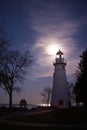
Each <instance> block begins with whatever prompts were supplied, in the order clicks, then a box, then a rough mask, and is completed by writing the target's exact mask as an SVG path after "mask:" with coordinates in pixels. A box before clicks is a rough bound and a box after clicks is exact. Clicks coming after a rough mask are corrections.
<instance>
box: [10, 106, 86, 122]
mask: <svg viewBox="0 0 87 130" xmlns="http://www.w3.org/2000/svg"><path fill="white" fill-rule="evenodd" d="M9 120H11V121H16V122H22V123H24V122H25V123H42V124H87V110H86V109H81V108H80V109H62V110H51V111H50V112H44V113H38V114H34V115H21V116H15V117H14V118H13V117H12V118H9Z"/></svg>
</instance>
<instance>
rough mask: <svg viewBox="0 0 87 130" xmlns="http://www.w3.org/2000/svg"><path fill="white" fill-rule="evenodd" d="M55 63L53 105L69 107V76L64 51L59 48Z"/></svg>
mask: <svg viewBox="0 0 87 130" xmlns="http://www.w3.org/2000/svg"><path fill="white" fill-rule="evenodd" d="M53 65H54V75H53V86H52V97H51V106H52V107H54V106H55V107H58V108H68V107H69V95H68V87H67V78H66V71H65V66H66V63H65V61H64V57H63V53H62V52H61V51H60V50H59V51H58V52H57V53H56V59H55V63H53Z"/></svg>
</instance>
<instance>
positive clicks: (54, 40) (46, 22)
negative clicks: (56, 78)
mask: <svg viewBox="0 0 87 130" xmlns="http://www.w3.org/2000/svg"><path fill="white" fill-rule="evenodd" d="M34 7H35V8H34ZM38 7H39V4H36V6H35V3H34V2H33V4H32V6H31V10H30V11H31V12H30V13H31V20H32V28H33V29H34V30H35V31H36V32H37V33H39V36H38V38H37V39H36V41H35V44H34V45H33V46H32V52H33V54H34V55H35V58H36V59H35V64H36V65H34V66H33V70H34V76H35V77H45V76H52V74H53V71H54V68H53V61H54V58H55V57H54V56H52V55H49V54H47V52H46V48H47V46H49V45H50V44H57V45H58V47H60V48H59V49H62V51H63V52H64V54H65V59H66V60H67V63H68V65H67V74H71V73H73V72H75V69H76V67H77V66H76V65H77V62H78V56H79V53H80V48H78V44H77V43H78V41H77V40H76V39H75V38H74V36H75V35H76V33H77V32H78V31H79V27H80V25H81V24H80V22H79V21H78V20H77V19H72V18H71V16H70V13H69V12H68V10H67V9H66V8H65V6H64V5H62V7H64V8H62V10H61V3H60V4H58V3H57V4H55V2H54V3H53V2H50V4H48V3H46V2H44V1H43V2H42V3H40V7H39V8H38ZM71 66H72V68H73V69H71Z"/></svg>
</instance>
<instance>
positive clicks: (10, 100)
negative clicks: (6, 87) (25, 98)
mask: <svg viewBox="0 0 87 130" xmlns="http://www.w3.org/2000/svg"><path fill="white" fill-rule="evenodd" d="M9 108H12V91H10V94H9Z"/></svg>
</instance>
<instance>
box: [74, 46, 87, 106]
mask: <svg viewBox="0 0 87 130" xmlns="http://www.w3.org/2000/svg"><path fill="white" fill-rule="evenodd" d="M78 69H79V73H78V76H77V81H76V84H75V87H74V93H75V95H76V102H77V103H80V102H82V103H83V104H84V105H87V48H86V49H85V51H83V52H82V55H80V63H79V64H78Z"/></svg>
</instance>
